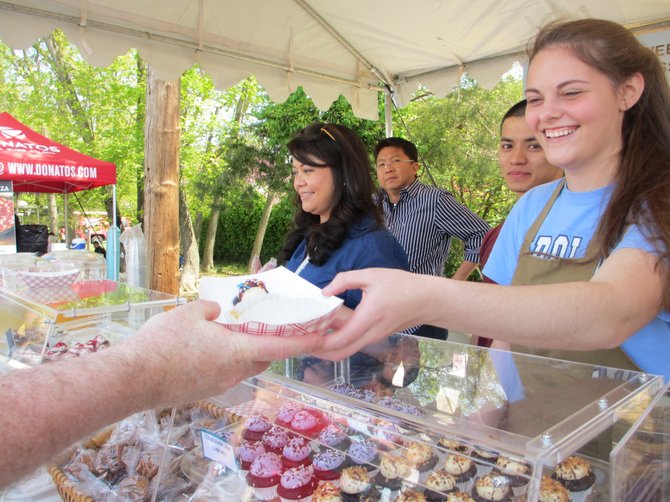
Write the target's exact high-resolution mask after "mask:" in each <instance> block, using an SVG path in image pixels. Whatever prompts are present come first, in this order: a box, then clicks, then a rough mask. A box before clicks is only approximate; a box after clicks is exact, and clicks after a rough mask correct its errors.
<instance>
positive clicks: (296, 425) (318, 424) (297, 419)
mask: <svg viewBox="0 0 670 502" xmlns="http://www.w3.org/2000/svg"><path fill="white" fill-rule="evenodd" d="M326 425H327V424H325V423H324V421H323V416H318V415H316V414H314V413H312V412H311V411H308V410H300V411H298V412H297V413H296V414H295V415H294V416H293V419H292V420H291V430H293V431H295V432H297V433H298V434H300V435H302V436H306V437H308V438H313V437H315V436H316V435H317V434H319V432H320V431H321V430H322V429H323V428H324V427H325V426H326Z"/></svg>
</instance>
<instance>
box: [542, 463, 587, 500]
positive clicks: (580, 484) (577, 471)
mask: <svg viewBox="0 0 670 502" xmlns="http://www.w3.org/2000/svg"><path fill="white" fill-rule="evenodd" d="M551 477H552V478H553V479H555V480H556V481H558V482H559V483H561V484H562V485H563V486H565V487H566V488H567V489H568V491H569V492H570V495H571V497H572V500H574V501H575V502H581V501H582V500H585V499H586V497H587V496H588V495H589V494H590V493H591V490H593V485H594V484H595V483H596V475H595V474H594V472H593V470H592V469H591V464H589V463H588V462H587V461H586V460H584V459H583V458H581V457H577V456H571V457H568V458H566V459H565V460H564V461H563V462H561V463H560V464H558V465H557V466H556V469H555V471H554V473H553V474H552V475H551Z"/></svg>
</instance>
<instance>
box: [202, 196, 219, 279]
mask: <svg viewBox="0 0 670 502" xmlns="http://www.w3.org/2000/svg"><path fill="white" fill-rule="evenodd" d="M221 199H222V196H221V193H220V192H219V193H217V194H216V195H215V196H214V200H213V201H212V212H211V213H210V216H209V224H208V225H207V236H206V237H205V246H204V248H203V251H202V269H203V270H211V269H212V268H214V243H215V242H216V228H217V227H218V226H219V215H220V214H221Z"/></svg>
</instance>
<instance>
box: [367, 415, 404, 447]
mask: <svg viewBox="0 0 670 502" xmlns="http://www.w3.org/2000/svg"><path fill="white" fill-rule="evenodd" d="M368 432H369V433H370V439H371V440H372V441H374V442H376V443H377V444H378V445H379V448H380V449H383V450H385V451H389V450H394V449H395V448H397V447H398V446H402V445H403V444H404V439H403V436H402V433H403V432H402V430H401V429H400V427H398V426H397V425H396V424H394V423H393V422H391V421H389V420H381V419H375V424H374V426H370V427H368Z"/></svg>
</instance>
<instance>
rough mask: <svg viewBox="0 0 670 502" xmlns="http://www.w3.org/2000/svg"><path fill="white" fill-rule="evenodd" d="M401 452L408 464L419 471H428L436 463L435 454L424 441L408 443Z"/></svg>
mask: <svg viewBox="0 0 670 502" xmlns="http://www.w3.org/2000/svg"><path fill="white" fill-rule="evenodd" d="M403 454H404V456H405V458H406V459H407V461H408V462H409V464H410V465H411V466H412V467H414V468H415V469H416V470H417V471H419V472H426V471H429V470H431V469H432V468H433V467H435V466H436V465H437V461H438V458H437V454H436V453H435V450H433V448H432V447H431V446H429V445H427V444H426V443H418V442H413V443H410V444H409V445H408V446H407V449H406V450H405V451H404V453H403Z"/></svg>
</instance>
